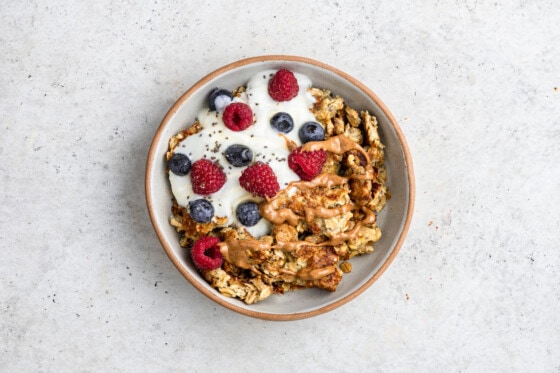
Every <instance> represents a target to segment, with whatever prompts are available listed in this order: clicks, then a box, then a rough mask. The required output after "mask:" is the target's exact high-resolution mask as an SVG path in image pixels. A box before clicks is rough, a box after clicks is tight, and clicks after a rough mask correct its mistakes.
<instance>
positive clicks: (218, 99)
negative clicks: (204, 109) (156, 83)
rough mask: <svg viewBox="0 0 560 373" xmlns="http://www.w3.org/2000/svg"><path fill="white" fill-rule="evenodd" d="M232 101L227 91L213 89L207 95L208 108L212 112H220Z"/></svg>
mask: <svg viewBox="0 0 560 373" xmlns="http://www.w3.org/2000/svg"><path fill="white" fill-rule="evenodd" d="M231 100H233V95H232V94H231V92H230V91H228V90H227V89H220V88H214V89H213V90H211V91H210V94H209V95H208V106H209V107H210V110H212V111H222V110H224V108H225V107H226V106H228V105H229V104H230V103H231Z"/></svg>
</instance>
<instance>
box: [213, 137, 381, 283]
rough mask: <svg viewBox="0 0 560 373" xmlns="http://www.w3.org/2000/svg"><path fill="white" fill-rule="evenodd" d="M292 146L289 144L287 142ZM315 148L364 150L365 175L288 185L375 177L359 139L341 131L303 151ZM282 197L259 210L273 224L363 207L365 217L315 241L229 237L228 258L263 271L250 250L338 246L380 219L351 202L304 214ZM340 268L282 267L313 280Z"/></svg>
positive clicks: (223, 245)
mask: <svg viewBox="0 0 560 373" xmlns="http://www.w3.org/2000/svg"><path fill="white" fill-rule="evenodd" d="M287 145H288V147H289V144H287ZM315 150H326V151H327V152H331V153H334V154H338V155H341V154H344V153H346V152H348V151H350V150H356V151H358V152H359V153H361V154H362V155H363V156H364V157H365V160H366V165H365V173H364V174H362V175H355V174H353V175H349V176H338V175H334V174H320V175H318V176H317V177H315V178H314V179H313V180H311V181H295V182H291V183H290V184H289V185H288V187H287V189H289V188H298V189H300V190H303V189H313V188H316V187H326V188H331V187H333V186H341V185H344V184H346V183H348V181H349V180H350V179H359V180H373V178H374V174H375V173H374V171H373V167H372V166H371V162H370V157H369V155H368V153H367V152H366V151H365V150H364V148H362V146H360V145H359V144H357V143H356V142H354V141H352V140H350V139H349V138H347V137H346V136H344V135H338V136H334V137H331V138H329V139H327V140H324V141H312V142H308V143H306V144H304V145H302V151H315ZM279 204H280V201H279V200H275V199H267V200H266V201H264V202H262V203H261V205H260V207H259V210H260V214H261V215H262V216H263V217H264V218H265V219H267V220H269V221H270V222H272V223H273V224H276V225H279V224H283V223H288V224H289V225H291V226H294V227H295V226H297V224H298V223H299V221H300V219H302V220H304V221H305V222H307V223H308V224H309V223H311V222H313V220H314V219H315V218H331V217H335V216H339V215H341V214H344V213H347V212H350V211H356V210H361V211H362V213H363V214H364V217H363V218H362V220H360V221H358V222H356V223H355V224H354V226H353V227H352V228H351V229H350V230H347V231H345V232H340V233H338V234H334V235H333V236H332V237H329V239H328V240H327V241H324V242H319V243H312V242H308V241H290V242H284V241H278V242H277V243H276V244H275V245H271V244H269V243H267V242H264V241H260V240H255V239H248V240H247V239H244V240H237V239H234V238H228V239H227V240H225V242H222V243H220V251H221V253H222V255H223V257H224V259H225V260H226V261H228V262H229V263H231V264H233V265H235V266H237V267H240V268H243V269H250V270H252V271H253V272H255V273H260V271H258V270H257V269H256V268H255V267H254V266H253V265H252V264H251V263H250V259H249V255H248V253H250V252H254V251H260V250H271V249H273V248H274V249H280V250H284V251H286V252H292V251H296V250H298V249H299V248H302V247H305V246H336V245H340V244H341V243H343V242H345V241H352V240H355V239H356V238H357V236H358V234H359V232H360V229H361V228H362V227H363V226H366V225H371V224H373V223H375V221H376V215H375V213H374V212H373V211H372V210H371V209H369V208H367V207H366V206H360V205H358V204H354V203H350V204H347V205H344V206H340V207H335V208H330V209H329V208H326V207H322V206H318V207H305V208H304V215H305V216H300V215H298V214H296V213H295V212H294V211H293V210H292V209H290V208H284V207H281V206H279ZM335 271H336V266H334V265H331V266H327V267H323V268H315V269H309V268H303V269H301V270H300V271H299V272H293V271H289V270H286V269H282V270H281V272H282V275H283V277H285V278H286V279H288V278H289V279H299V280H302V281H313V280H319V279H321V278H323V277H324V276H328V275H330V274H332V273H333V272H335Z"/></svg>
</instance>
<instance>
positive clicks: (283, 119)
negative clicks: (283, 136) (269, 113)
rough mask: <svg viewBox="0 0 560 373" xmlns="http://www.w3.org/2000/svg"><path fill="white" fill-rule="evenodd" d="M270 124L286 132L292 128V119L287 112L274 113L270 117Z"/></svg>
mask: <svg viewBox="0 0 560 373" xmlns="http://www.w3.org/2000/svg"><path fill="white" fill-rule="evenodd" d="M270 125H271V126H272V127H274V128H276V129H277V130H278V131H280V132H284V133H288V132H290V131H291V130H293V129H294V120H293V119H292V117H291V116H290V114H288V113H283V112H280V113H276V114H274V116H273V117H272V118H270Z"/></svg>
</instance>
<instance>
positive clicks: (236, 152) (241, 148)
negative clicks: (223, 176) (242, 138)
mask: <svg viewBox="0 0 560 373" xmlns="http://www.w3.org/2000/svg"><path fill="white" fill-rule="evenodd" d="M224 156H225V157H226V159H227V161H228V162H229V163H231V164H232V165H233V166H235V167H243V166H247V165H248V164H249V163H251V162H252V161H253V152H252V151H251V149H249V147H247V146H245V145H241V144H234V145H230V146H228V147H227V149H226V151H225V152H224Z"/></svg>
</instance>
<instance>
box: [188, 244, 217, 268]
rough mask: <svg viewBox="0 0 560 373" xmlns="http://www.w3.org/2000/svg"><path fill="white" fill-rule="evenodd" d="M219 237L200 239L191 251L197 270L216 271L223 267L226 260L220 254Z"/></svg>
mask: <svg viewBox="0 0 560 373" xmlns="http://www.w3.org/2000/svg"><path fill="white" fill-rule="evenodd" d="M219 243H220V239H219V238H218V237H212V236H204V237H201V238H199V239H198V240H197V241H196V242H195V243H194V245H193V247H192V249H191V256H192V259H193V262H194V265H195V266H196V268H198V269H200V270H210V269H216V268H219V267H221V266H222V263H223V262H224V258H223V256H222V253H221V252H220V248H219V247H218V244H219Z"/></svg>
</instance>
